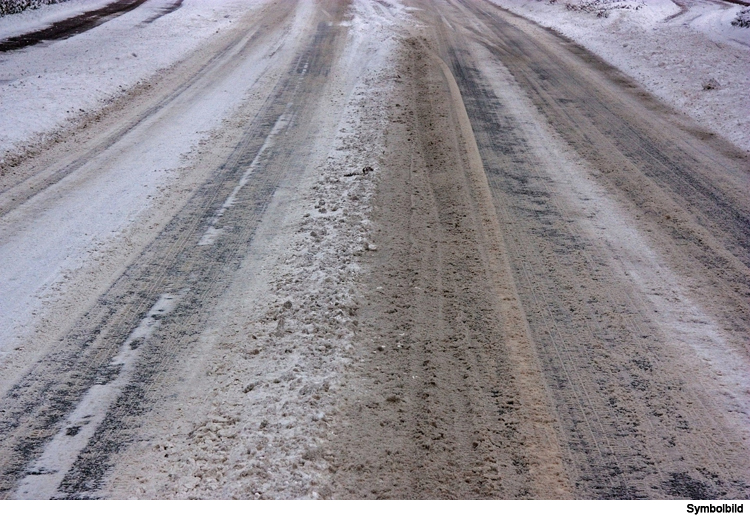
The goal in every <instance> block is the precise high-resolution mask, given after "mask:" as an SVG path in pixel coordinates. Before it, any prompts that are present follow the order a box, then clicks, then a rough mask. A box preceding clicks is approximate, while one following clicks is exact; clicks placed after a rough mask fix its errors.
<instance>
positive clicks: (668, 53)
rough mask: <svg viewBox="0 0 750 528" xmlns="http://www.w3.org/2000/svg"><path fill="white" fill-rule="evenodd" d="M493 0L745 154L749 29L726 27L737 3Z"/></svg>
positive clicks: (748, 142)
mask: <svg viewBox="0 0 750 528" xmlns="http://www.w3.org/2000/svg"><path fill="white" fill-rule="evenodd" d="M492 1H493V2H494V3H495V4H497V5H499V6H501V7H504V8H506V9H508V10H510V11H511V12H513V13H516V14H518V15H521V16H524V17H526V18H529V19H531V20H533V21H535V22H537V23H539V24H541V25H542V26H545V27H549V28H552V29H554V30H556V31H558V32H560V33H562V34H563V35H565V36H566V37H568V38H571V39H572V40H574V41H575V42H577V43H578V44H581V45H582V46H584V47H585V48H587V49H588V50H590V51H592V52H593V53H595V54H597V55H599V56H600V57H602V58H603V59H604V60H606V61H607V62H609V63H610V64H612V65H613V66H615V67H616V68H618V69H619V70H621V71H622V72H624V73H626V74H627V75H629V76H630V77H632V78H634V79H635V80H636V81H638V82H639V83H640V84H641V85H642V86H643V87H645V88H646V89H647V90H648V91H650V92H651V93H653V94H654V95H656V96H657V97H658V98H659V99H661V100H662V101H664V102H666V103H667V104H669V105H670V106H672V107H673V108H676V109H678V110H681V111H682V112H684V113H686V114H688V115H689V116H690V117H692V118H693V119H695V120H696V121H697V122H698V123H700V124H701V125H703V126H705V127H706V128H708V129H709V130H711V131H712V132H714V133H717V134H719V135H721V136H723V137H725V138H726V139H728V140H729V141H731V142H733V143H734V144H735V145H737V146H738V147H740V148H741V149H743V150H745V151H749V152H750V112H748V111H747V109H748V108H750V68H748V64H750V28H739V27H736V26H732V24H731V22H732V20H734V19H735V17H736V16H737V13H738V12H739V11H740V10H741V9H742V8H741V6H738V5H732V4H730V3H727V2H714V1H711V0H684V1H680V2H671V1H669V0H649V1H648V2H641V1H629V2H614V3H615V4H628V5H630V6H631V7H633V9H613V10H610V11H608V16H606V17H604V16H601V17H598V16H597V12H596V11H595V10H592V11H572V10H569V9H567V8H566V4H575V5H581V4H590V3H592V2H581V1H568V2H563V1H558V2H549V1H545V2H541V1H534V2H531V1H524V0H492ZM610 3H611V2H610ZM599 4H602V5H606V4H607V3H606V2H599ZM638 5H641V8H640V9H637V10H636V9H634V7H636V6H638ZM712 79H713V80H715V81H717V82H716V84H714V83H710V81H711V80H712ZM704 86H715V87H716V88H715V89H704Z"/></svg>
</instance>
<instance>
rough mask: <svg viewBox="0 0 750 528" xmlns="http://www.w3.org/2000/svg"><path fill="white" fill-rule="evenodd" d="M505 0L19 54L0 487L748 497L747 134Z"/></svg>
mask: <svg viewBox="0 0 750 528" xmlns="http://www.w3.org/2000/svg"><path fill="white" fill-rule="evenodd" d="M499 3H502V2H499V1H494V2H488V1H483V0H439V1H429V2H428V1H426V0H408V1H403V2H397V1H395V0H393V1H389V2H385V1H383V2H370V1H358V0H354V1H351V2H347V1H344V0H316V1H302V0H300V1H297V2H294V1H284V2H280V1H277V2H274V1H258V2H253V3H247V2H240V1H231V0H228V1H223V2H222V1H216V2H197V1H194V2H191V1H189V0H186V1H185V2H167V1H154V2H145V3H143V4H142V5H138V6H136V7H134V8H133V9H131V10H129V11H127V12H124V13H121V14H119V15H118V16H116V17H114V18H111V19H108V20H106V21H103V22H102V23H100V24H99V25H96V26H94V27H91V28H88V29H87V30H85V31H83V32H80V33H76V34H71V35H70V36H68V37H67V38H64V39H58V40H54V41H46V42H40V43H38V44H32V45H28V46H26V47H24V48H23V49H16V50H9V51H5V52H0V96H1V97H0V109H2V113H0V120H2V124H3V127H2V131H0V140H1V141H2V144H1V145H0V152H2V160H0V166H1V167H2V175H1V176H0V496H2V497H5V498H52V497H54V498H131V497H136V498H137V497H140V498H299V497H309V498H692V499H716V498H722V499H730V498H733V499H737V498H745V499H747V498H749V497H750V415H749V414H748V413H749V412H750V353H749V349H750V166H749V164H748V157H747V153H746V151H745V146H744V143H743V142H744V141H745V140H746V138H747V135H746V134H744V132H743V133H734V128H733V129H731V130H730V131H729V132H731V133H726V134H724V129H722V128H721V126H719V125H717V124H716V122H715V121H712V120H711V119H706V120H702V117H701V116H703V115H704V114H706V113H707V112H708V111H707V110H706V109H707V108H708V109H710V108H711V105H712V104H714V102H712V101H710V100H701V101H703V102H702V103H701V104H702V105H703V106H702V107H701V111H699V112H694V113H692V114H690V116H688V115H685V114H683V113H681V112H680V111H679V110H678V109H679V108H682V107H681V106H680V105H681V104H683V102H684V101H683V100H682V99H679V98H678V99H677V100H670V99H669V97H665V95H664V94H663V93H661V92H659V90H656V89H653V87H649V86H650V85H649V82H650V81H648V78H647V77H648V76H647V77H644V78H643V79H640V80H639V79H638V75H637V72H643V71H647V72H651V73H649V75H651V74H653V72H652V70H648V65H645V66H643V64H644V63H642V62H638V60H639V59H637V58H635V59H632V57H631V59H632V60H630V59H629V60H630V61H629V62H627V61H625V63H623V64H624V66H622V69H623V70H628V68H634V71H636V70H637V71H636V73H633V72H631V73H623V71H620V70H618V69H616V68H615V67H614V66H612V63H617V61H618V60H620V59H621V58H622V57H621V56H620V55H617V53H614V52H612V53H611V56H612V57H613V59H612V61H610V62H607V60H606V59H607V50H606V49H605V48H599V49H598V50H597V53H598V55H595V54H593V53H592V52H591V51H588V50H587V49H586V48H583V47H581V46H579V45H577V44H575V43H574V42H573V41H571V40H569V39H567V38H564V37H562V36H561V35H560V34H559V33H556V32H552V31H550V30H548V29H545V28H544V27H542V26H540V25H537V24H535V23H534V22H531V21H529V20H527V19H524V18H521V17H520V16H518V15H517V14H513V13H511V12H509V11H506V10H504V9H502V8H499V7H498V6H497V5H496V4H499ZM81 4H84V2H71V5H72V6H74V7H75V9H74V8H73V7H70V8H69V9H70V10H69V11H63V10H62V8H59V7H57V8H54V9H53V7H54V6H52V7H50V8H45V9H47V10H46V11H45V10H40V13H39V14H36V15H33V16H32V15H30V14H24V15H23V17H25V18H19V19H18V20H25V24H26V26H24V27H26V28H27V29H28V32H33V31H40V30H41V29H43V28H44V27H46V26H47V25H48V24H52V23H56V22H59V21H60V20H63V19H65V18H66V17H68V18H70V17H74V16H79V15H80V14H81V12H82V11H81V10H80V8H81ZM682 4H683V3H682V2H680V5H682ZM685 4H687V3H685ZM697 4H699V5H698V7H699V8H700V9H701V10H703V11H700V13H702V14H701V15H700V16H703V17H704V19H705V20H709V19H710V17H708V18H706V16H707V15H706V13H707V11H706V10H707V9H709V8H708V7H706V5H707V4H706V3H703V2H700V3H697ZM91 5H92V6H93V7H92V9H100V8H101V7H102V5H103V3H102V2H92V3H91ZM508 5H509V6H510V7H512V8H513V9H514V10H515V11H516V12H521V13H522V12H523V9H525V8H523V6H521V7H519V3H518V2H508ZM657 7H658V9H657ZM657 7H654V8H651V10H650V11H649V10H646V11H645V13H646V14H645V15H644V16H648V17H650V18H648V20H649V22H648V24H656V22H658V21H659V20H667V19H669V20H673V19H675V17H674V15H678V14H679V15H680V16H681V15H682V14H684V13H683V12H682V11H680V9H679V8H678V7H676V6H675V5H673V6H671V7H670V6H668V5H666V3H658V6H657ZM683 7H684V6H683ZM672 8H674V9H672ZM66 9H67V8H66ZM545 9H546V8H545ZM550 9H551V8H550ZM685 9H686V10H687V9H688V8H687V7H685ZM716 9H717V10H718V9H719V8H718V7H717V8H716ZM733 9H734V8H733ZM737 9H738V8H737ZM737 9H735V11H736V10H737ZM55 10H57V11H55ZM723 10H724V8H722V13H723ZM45 13H46V14H45ZM55 13H57V15H55ZM638 13H640V11H633V12H632V13H628V14H622V13H616V14H614V15H613V17H618V16H619V17H621V18H620V19H619V20H620V22H619V23H618V24H619V25H618V26H617V27H620V28H622V27H626V28H628V31H636V29H633V28H637V27H640V26H638V25H637V24H636V22H634V21H638V20H641V19H638V18H634V17H638V16H641V15H639V14H638ZM709 14H710V13H709ZM531 15H533V16H535V17H537V18H539V19H540V20H541V19H542V18H544V17H545V16H547V15H548V13H547V12H546V11H544V10H543V9H537V10H536V11H535V12H534V13H531ZM657 15H658V16H657ZM571 16H572V15H571ZM576 16H580V17H583V18H581V20H582V21H588V20H589V19H586V18H585V17H586V16H590V17H592V19H595V15H591V14H589V13H578V15H576ZM19 17H21V15H19ZM628 17H630V18H628ZM658 17H662V18H661V19H659V18H658ZM721 17H723V18H721ZM721 17H718V18H716V20H719V19H720V20H724V19H727V20H729V19H728V15H727V14H726V13H724V14H722V15H721ZM702 20H703V19H702ZM541 21H542V22H544V20H541ZM654 21H656V22H654ZM587 23H588V22H587ZM639 23H640V22H639ZM716 23H719V22H716ZM722 23H724V22H722ZM726 23H727V24H728V23H729V22H728V21H727V22H726ZM628 24H632V27H631V26H629V25H628ZM644 24H645V23H644ZM648 24H647V25H648ZM592 27H593V26H592ZM654 27H657V29H649V31H652V32H653V31H657V32H658V31H659V29H658V28H660V27H662V26H658V25H657V26H654ZM664 27H667V26H664ZM669 27H672V26H669ZM649 28H651V26H649ZM563 29H565V28H563ZM568 29H569V28H568ZM665 31H666V30H665ZM670 31H675V33H674V34H675V35H677V37H675V38H681V37H679V34H678V33H679V32H676V30H674V29H670ZM749 31H750V30H749ZM698 33H700V32H697V33H691V34H690V35H691V36H690V38H691V39H698V37H696V36H695V35H697V34H698ZM649 34H651V33H649ZM0 35H5V36H6V37H12V36H14V35H12V31H10V30H9V29H8V26H7V25H5V26H4V25H3V22H2V21H0ZM16 36H17V35H16ZM649 38H651V37H649ZM654 38H656V37H654ZM685 38H687V37H685ZM644 42H650V41H648V40H644ZM724 44H726V45H727V46H729V44H727V43H726V42H725V43H724ZM643 46H645V44H642V47H643ZM738 46H739V47H733V48H731V53H732V54H735V55H738V56H740V58H742V57H744V58H747V55H748V52H747V51H744V50H743V48H742V46H741V45H738ZM594 47H595V46H594ZM639 49H642V48H639ZM670 53H671V55H670V57H671V59H670V60H672V59H673V58H674V53H673V52H670ZM685 53H688V52H687V51H686V52H685ZM743 54H744V55H743ZM735 55H732V56H731V57H734V56H735ZM639 56H640V55H639ZM618 57H620V58H618ZM731 57H730V59H729V60H728V62H726V63H721V64H720V63H719V62H720V59H718V58H717V59H716V61H715V62H716V64H718V66H717V68H721V67H723V66H722V64H724V65H730V66H731V64H732V61H733V60H734V59H732V58H731ZM60 65H65V67H62V66H60ZM639 68H640V69H639ZM644 68H645V69H644ZM727 68H729V66H727ZM727 71H728V70H727ZM728 75H729V74H728ZM644 79H645V80H644ZM679 79H681V78H678V80H679ZM732 79H734V81H732V82H735V81H736V82H738V83H741V82H743V81H742V80H741V79H739V78H735V77H732ZM680 82H681V81H680ZM721 82H722V83H723V86H724V87H725V88H726V89H727V90H730V88H727V86H730V85H731V83H728V82H727V80H726V78H722V81H721ZM639 83H640V84H639ZM732 86H734V85H732ZM731 89H734V88H731ZM722 93H724V94H726V93H731V92H728V91H725V92H721V93H719V96H718V97H722ZM685 100H687V99H685ZM681 101H682V102H681ZM669 104H671V105H672V106H668V105H669ZM676 108H677V109H676ZM743 122H744V121H743ZM743 122H740V125H742V123H743ZM733 125H734V123H733ZM739 128H742V126H740V127H739ZM727 130H729V129H727ZM743 130H744V129H743ZM722 134H723V136H722Z"/></svg>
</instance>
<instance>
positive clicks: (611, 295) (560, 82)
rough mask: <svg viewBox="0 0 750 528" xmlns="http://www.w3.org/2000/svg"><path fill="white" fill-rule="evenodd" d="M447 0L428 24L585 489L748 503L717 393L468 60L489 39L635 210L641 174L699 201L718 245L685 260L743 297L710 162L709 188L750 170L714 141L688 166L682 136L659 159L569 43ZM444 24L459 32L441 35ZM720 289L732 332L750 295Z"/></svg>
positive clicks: (583, 492) (738, 234)
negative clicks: (632, 287) (480, 165)
mask: <svg viewBox="0 0 750 528" xmlns="http://www.w3.org/2000/svg"><path fill="white" fill-rule="evenodd" d="M446 4H450V7H448V5H446ZM446 4H441V5H440V6H439V8H438V9H437V11H441V12H442V14H435V15H434V17H433V18H432V19H431V20H430V21H429V22H428V25H431V26H433V27H434V28H436V29H434V30H433V31H435V34H436V35H437V40H438V43H439V44H438V46H439V49H440V50H441V54H442V55H443V56H444V57H445V58H446V61H447V62H448V64H449V65H450V66H451V69H452V71H453V74H454V76H455V77H456V79H457V82H458V84H459V86H460V89H461V92H462V95H463V98H464V102H465V105H466V108H467V111H468V113H469V117H470V119H471V121H472V126H473V128H474V131H475V134H476V137H477V142H478V145H479V148H480V152H481V155H482V159H483V161H484V164H485V170H486V172H487V175H488V178H489V179H490V186H491V188H492V191H493V194H494V197H495V204H496V209H497V212H498V215H499V217H500V220H501V222H500V224H501V226H502V229H503V234H504V236H505V239H506V240H507V246H508V249H509V251H510V252H511V255H512V256H511V261H512V265H513V267H514V270H515V273H516V280H517V284H518V288H519V292H520V294H521V298H522V301H523V304H524V307H525V310H526V313H527V315H528V320H529V324H530V326H531V329H532V333H533V335H534V339H535V341H536V343H537V345H538V347H539V354H540V359H541V361H542V363H543V365H544V372H545V376H546V378H547V381H548V383H549V387H550V396H551V399H552V401H554V402H555V405H556V408H557V414H558V419H559V423H560V434H561V437H562V438H564V439H565V440H564V442H565V443H566V444H567V457H568V460H567V469H568V471H569V474H570V476H571V480H572V481H573V483H574V485H575V489H576V492H575V493H576V495H577V496H580V497H588V498H647V497H648V498H656V497H658V498H666V497H673V496H678V497H690V498H694V499H698V498H704V499H706V498H719V497H726V498H729V497H733V498H742V497H745V496H747V493H748V483H747V474H746V473H745V470H746V468H745V465H744V464H743V463H741V462H740V460H742V458H743V454H742V450H741V448H740V450H738V446H739V445H741V443H738V442H737V440H736V439H731V438H730V437H731V436H732V434H733V433H730V432H729V431H727V430H726V429H725V426H723V425H721V422H720V421H714V420H712V419H710V415H711V412H712V411H711V409H712V407H711V405H710V403H709V401H710V400H707V399H706V395H707V394H708V393H709V391H708V390H707V389H706V388H704V387H700V386H696V385H695V383H694V382H692V380H691V379H690V375H689V371H688V370H686V369H685V368H683V365H679V364H678V363H675V358H676V357H677V356H675V353H674V352H669V351H668V350H669V349H668V347H667V345H666V341H665V339H664V337H663V334H662V333H661V329H660V328H658V326H656V325H655V323H654V321H653V320H652V318H650V317H649V316H648V314H647V313H648V311H647V310H646V308H645V306H644V305H643V302H642V301H640V300H634V298H633V296H632V294H631V293H629V292H628V288H629V285H628V284H626V283H621V284H619V286H618V285H617V284H618V282H620V279H617V278H616V277H617V274H616V273H615V270H614V269H613V268H612V267H611V264H610V263H609V262H608V259H607V258H605V256H604V255H603V254H601V253H600V250H599V249H598V248H597V246H596V244H594V243H593V241H592V240H590V238H589V235H587V234H586V233H584V232H583V231H582V230H581V229H580V228H579V227H577V225H576V223H575V222H573V221H572V220H570V219H569V218H570V217H571V213H572V211H571V210H570V208H569V207H568V206H566V205H565V204H563V203H562V201H561V199H560V193H561V189H560V186H559V185H556V184H555V183H554V182H553V181H552V178H551V177H550V176H549V175H548V174H547V173H545V170H546V169H544V167H546V166H547V165H545V163H543V162H542V161H541V160H539V159H538V158H537V153H536V152H535V148H536V147H534V146H533V145H532V144H531V143H530V142H529V141H528V140H527V138H526V137H525V136H524V132H523V131H524V130H525V127H524V126H523V124H522V123H520V122H518V121H517V120H516V119H517V118H516V117H515V116H514V115H513V113H512V111H511V109H510V108H509V107H508V106H507V104H506V103H505V102H504V101H501V100H500V99H498V97H497V96H496V95H495V90H498V89H499V90H502V89H503V88H498V85H497V84H495V85H493V84H492V82H491V81H490V80H489V78H488V77H487V74H486V70H487V67H486V66H485V65H486V64H487V63H486V59H482V60H484V61H485V62H482V60H480V59H479V58H478V57H477V55H476V52H475V51H473V50H476V49H477V48H476V46H477V45H481V46H483V47H484V48H485V49H487V50H488V52H489V53H491V54H492V55H494V57H495V58H496V59H498V60H499V61H500V62H501V63H502V64H503V66H505V67H507V68H508V69H509V71H510V74H512V75H513V77H514V78H515V82H517V83H518V85H519V86H520V87H521V89H522V90H525V91H526V92H527V94H528V97H530V99H531V100H532V101H533V102H534V103H535V105H536V107H537V110H538V111H539V112H540V113H541V115H542V116H544V117H546V118H547V119H549V121H550V123H551V124H552V126H553V127H554V128H555V130H556V131H558V132H559V133H560V135H561V136H562V137H563V138H564V139H565V140H567V141H568V142H569V144H571V146H573V148H574V149H575V150H576V152H578V154H580V155H582V156H583V157H584V159H586V160H587V161H590V162H591V163H593V164H594V165H595V166H596V167H597V168H598V169H599V170H600V171H601V172H600V173H599V174H601V177H602V178H611V177H613V176H615V175H612V176H609V175H610V174H611V173H612V170H611V169H610V170H607V168H608V167H612V166H614V167H617V168H618V171H617V172H616V173H615V174H616V177H617V178H618V182H627V183H628V184H629V190H630V194H629V195H627V196H631V200H633V201H634V202H635V203H636V204H641V205H640V207H644V205H642V204H644V201H645V200H644V198H643V195H641V197H640V199H636V198H632V196H634V195H637V194H638V193H643V192H644V188H640V189H639V188H638V186H637V184H633V183H632V182H634V181H639V180H641V179H643V176H641V174H645V175H647V176H646V178H649V179H650V180H651V181H653V183H652V184H651V187H649V188H648V192H652V193H653V190H654V188H656V189H658V190H659V192H661V193H663V194H665V195H667V196H668V197H674V196H680V193H683V194H684V195H686V196H688V197H689V198H686V199H685V202H690V204H691V205H690V206H689V207H688V206H687V205H686V206H685V207H686V208H687V209H688V210H690V211H691V213H693V214H694V215H695V216H696V217H698V218H699V219H703V218H706V217H710V218H711V221H710V222H709V221H706V222H704V223H703V227H704V228H705V229H706V230H707V231H710V233H711V236H712V237H713V238H712V243H708V242H707V243H705V244H703V246H702V247H701V249H700V254H699V255H695V253H697V251H696V252H695V253H693V254H692V255H691V257H689V258H692V259H693V260H694V261H697V262H706V263H707V264H708V263H710V265H711V266H710V267H709V266H706V269H707V270H708V269H711V270H714V269H718V270H720V271H719V275H720V276H721V280H722V281H725V283H727V284H737V282H731V281H735V280H736V279H737V278H739V284H742V285H743V287H744V282H743V280H742V279H743V277H744V276H745V270H743V267H744V264H740V263H739V262H738V260H739V259H740V258H741V257H740V254H741V253H742V251H743V249H741V248H742V247H744V246H743V244H747V240H749V239H750V238H748V237H747V235H746V226H745V224H744V222H745V220H743V218H744V217H745V216H744V215H745V213H744V212H743V211H744V208H743V207H742V206H741V205H740V202H739V201H738V199H739V198H738V195H737V194H736V193H734V194H733V189H732V187H731V186H729V185H726V184H725V185H724V187H720V186H718V185H716V184H712V183H709V180H710V178H706V177H705V176H706V175H707V172H706V166H707V165H706V164H707V163H708V162H707V161H706V160H709V161H710V160H712V159H714V160H715V159H721V160H722V163H718V164H715V165H714V167H715V168H716V167H717V166H718V167H722V168H723V169H725V170H726V171H727V173H728V176H726V178H724V179H722V177H719V178H714V181H718V182H720V183H721V182H728V181H731V180H732V179H734V180H735V181H737V177H738V176H737V174H738V172H737V171H738V170H740V169H739V168H738V166H737V165H736V164H735V162H734V161H733V160H731V159H730V158H722V157H721V155H720V154H719V155H716V154H715V153H711V152H710V151H709V152H708V154H706V153H705V152H706V151H708V149H706V148H705V147H704V148H698V149H696V148H693V149H692V150H690V151H689V152H690V153H689V154H687V155H685V156H682V157H679V156H678V154H677V152H679V151H681V150H685V149H686V148H688V147H689V146H690V145H689V142H688V140H685V139H684V138H682V136H679V133H678V134H677V135H678V136H679V137H680V138H681V139H680V142H678V143H677V145H678V146H676V147H675V146H669V147H666V148H664V149H661V150H660V147H661V146H663V141H664V140H663V139H662V138H656V139H655V140H653V142H651V141H652V140H651V139H650V136H649V135H648V134H647V133H645V132H644V130H646V129H648V128H649V127H648V126H646V125H644V124H643V123H642V122H639V121H638V120H637V119H629V118H625V117H623V115H622V114H618V113H617V112H618V110H619V111H622V110H621V109H622V108H623V107H624V106H625V105H624V104H623V103H622V102H621V101H618V100H617V99H616V96H613V95H607V94H612V91H611V90H610V89H608V88H607V89H604V88H601V87H600V86H599V85H597V84H595V83H594V82H592V79H591V77H590V76H589V77H586V80H587V81H588V82H589V85H585V83H584V82H583V81H582V80H580V79H582V78H583V77H584V74H582V73H580V72H577V71H574V70H570V69H569V68H570V61H566V60H564V59H561V58H560V57H559V56H560V55H562V54H563V53H564V51H563V50H564V47H565V44H563V45H562V46H560V47H559V48H556V49H555V51H554V52H553V51H550V50H549V49H548V47H549V46H551V44H549V43H547V42H546V41H545V43H540V42H539V41H537V40H535V38H534V37H533V36H531V35H528V34H526V33H523V32H521V31H520V30H519V29H517V28H514V27H513V26H510V24H508V23H507V22H505V21H504V20H503V18H502V16H501V15H500V14H499V12H498V11H497V10H495V11H492V8H490V7H489V5H488V4H483V3H470V2H463V1H458V2H449V3H446ZM441 20H446V23H449V24H451V26H452V27H453V28H454V30H450V31H449V30H447V29H440V28H441V26H442V23H441ZM456 28H458V29H456ZM462 28H465V29H462ZM547 38H549V37H547ZM575 53H576V54H577V55H578V56H580V55H581V54H582V53H583V52H581V51H580V50H577V51H576V52H575ZM495 82H497V81H495ZM598 82H601V81H598ZM617 83H618V81H617V78H615V82H614V83H613V84H614V85H615V86H617ZM508 97H513V96H512V95H508ZM605 97H613V99H612V100H611V101H610V100H609V99H605ZM571 109H574V110H571ZM642 112H643V110H641V113H642ZM638 119H640V115H639V118H638ZM526 129H528V128H526ZM661 132H662V133H664V131H663V130H662V131H661ZM650 142H651V143H650ZM686 145H688V147H686ZM701 156H702V158H700V157H701ZM628 167H630V169H629V168H628ZM633 167H635V168H633ZM639 171H640V172H639ZM665 173H666V174H665ZM699 181H700V184H698V183H696V182H699ZM618 185H620V184H619V183H618ZM622 185H623V186H625V183H622ZM652 207H653V206H652ZM718 210H721V212H717V211H718ZM647 214H649V213H648V212H647ZM672 214H674V213H672ZM701 221H702V220H699V222H701ZM694 225H695V224H694V223H693V224H688V228H689V227H690V226H694ZM684 230H685V229H683V232H684ZM673 233H674V232H672V233H670V234H673ZM719 241H720V242H719ZM683 249H684V248H683ZM692 251H694V249H690V250H689V251H688V252H687V253H688V254H691V253H690V252H692ZM729 252H733V253H734V254H733V255H731V256H730V255H728V253H729ZM680 256H682V257H683V258H684V257H685V253H681V255H680ZM744 257H746V256H745V255H742V258H744ZM729 262H732V264H729ZM697 269H700V267H699V268H697ZM727 269H729V270H730V271H726V270H727ZM699 273H702V272H699ZM709 273H710V272H709ZM730 277H731V278H730ZM714 292H715V295H716V297H717V298H721V299H723V300H728V299H732V301H730V302H733V303H734V305H733V306H736V307H739V310H738V311H737V313H735V314H734V315H731V316H729V317H727V318H728V319H729V320H733V321H734V325H735V327H736V328H747V324H746V322H745V320H744V317H745V314H746V303H745V301H744V300H741V299H740V298H739V297H737V296H734V294H733V293H732V292H731V290H729V288H727V287H719V288H717V289H716V290H714ZM727 311H731V310H727ZM728 458H731V459H732V460H734V462H733V463H732V462H727V459H728Z"/></svg>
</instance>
